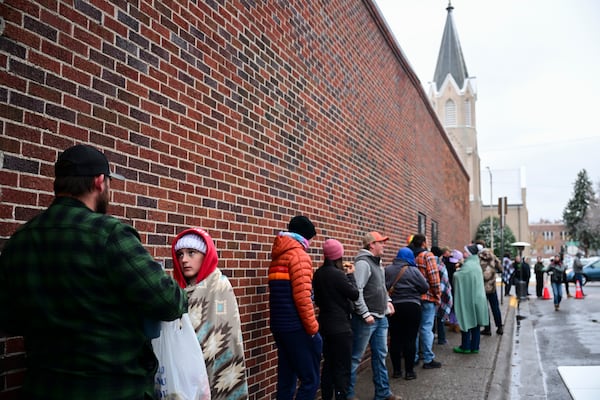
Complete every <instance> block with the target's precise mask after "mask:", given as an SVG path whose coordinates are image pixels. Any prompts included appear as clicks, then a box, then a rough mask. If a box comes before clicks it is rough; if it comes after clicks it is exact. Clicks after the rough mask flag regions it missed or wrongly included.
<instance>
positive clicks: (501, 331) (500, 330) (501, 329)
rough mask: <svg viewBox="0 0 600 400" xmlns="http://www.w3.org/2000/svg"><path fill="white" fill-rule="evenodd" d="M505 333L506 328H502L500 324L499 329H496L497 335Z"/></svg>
mask: <svg viewBox="0 0 600 400" xmlns="http://www.w3.org/2000/svg"><path fill="white" fill-rule="evenodd" d="M503 333H504V328H502V326H499V327H498V329H496V335H502V334H503Z"/></svg>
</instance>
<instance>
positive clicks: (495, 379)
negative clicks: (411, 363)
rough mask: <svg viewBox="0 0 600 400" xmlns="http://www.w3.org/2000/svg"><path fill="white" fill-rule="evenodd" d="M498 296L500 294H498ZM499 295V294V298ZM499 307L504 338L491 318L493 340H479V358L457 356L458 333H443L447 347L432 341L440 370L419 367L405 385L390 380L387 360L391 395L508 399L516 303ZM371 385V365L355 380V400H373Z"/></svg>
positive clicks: (434, 399) (506, 299)
mask: <svg viewBox="0 0 600 400" xmlns="http://www.w3.org/2000/svg"><path fill="white" fill-rule="evenodd" d="M498 291H499V292H500V290H498ZM499 295H500V294H499ZM502 300H503V303H504V304H501V305H500V310H501V311H502V320H503V321H504V335H496V333H495V332H496V328H495V326H494V321H493V318H492V332H493V334H492V336H481V345H480V353H479V354H456V353H454V352H453V351H452V348H453V347H454V346H458V345H460V333H455V332H450V331H448V330H447V331H446V339H447V340H448V344H446V345H438V344H437V341H435V340H434V345H433V352H434V353H435V359H436V360H437V361H440V362H441V363H442V368H440V369H430V370H426V369H423V368H422V367H421V366H422V363H421V364H419V366H418V367H416V368H415V372H416V373H417V379H415V380H412V381H406V380H404V379H403V378H401V379H392V378H391V371H392V367H391V363H390V361H389V356H388V371H390V386H391V388H392V392H393V393H394V394H396V395H400V396H402V398H403V399H404V400H416V399H428V400H437V399H439V400H447V399H462V400H482V399H488V400H501V399H506V398H508V396H509V393H510V388H509V387H508V386H509V382H510V377H511V375H510V374H511V353H512V346H513V340H512V339H513V333H514V329H515V315H516V314H515V312H516V308H517V299H516V297H514V296H510V297H503V299H502ZM373 394H374V390H373V382H372V374H371V367H370V364H367V365H366V366H365V367H364V368H363V370H361V371H360V372H359V374H358V377H357V383H356V396H357V397H358V398H359V399H361V400H371V399H373Z"/></svg>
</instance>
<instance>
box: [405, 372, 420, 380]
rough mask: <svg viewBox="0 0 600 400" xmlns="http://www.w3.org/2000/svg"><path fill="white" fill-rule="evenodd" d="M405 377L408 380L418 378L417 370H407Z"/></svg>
mask: <svg viewBox="0 0 600 400" xmlns="http://www.w3.org/2000/svg"><path fill="white" fill-rule="evenodd" d="M404 379H406V380H407V381H412V380H413V379H417V374H415V371H407V372H406V376H405V377H404Z"/></svg>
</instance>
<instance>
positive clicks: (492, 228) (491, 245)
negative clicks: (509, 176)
mask: <svg viewBox="0 0 600 400" xmlns="http://www.w3.org/2000/svg"><path fill="white" fill-rule="evenodd" d="M486 168H487V170H488V172H489V173H490V210H491V209H492V204H493V198H494V197H493V196H492V170H491V169H490V167H486ZM493 216H494V213H493V212H490V248H491V249H492V253H493V252H494V218H493Z"/></svg>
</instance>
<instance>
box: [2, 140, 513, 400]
mask: <svg viewBox="0 0 600 400" xmlns="http://www.w3.org/2000/svg"><path fill="white" fill-rule="evenodd" d="M55 174H56V179H55V181H54V191H55V199H54V201H53V203H52V204H51V205H50V207H49V208H48V209H47V210H45V211H43V212H42V213H40V214H39V215H38V216H37V217H35V218H34V219H33V220H32V221H30V222H28V223H27V224H25V225H24V226H23V227H21V228H20V229H19V230H18V231H17V232H16V233H15V234H14V235H13V236H12V237H11V238H10V239H9V240H8V241H7V243H6V244H5V246H4V248H3V251H2V253H1V254H0V296H1V297H0V300H1V302H2V303H3V304H11V307H3V308H1V309H0V329H2V330H4V331H6V332H8V333H13V334H18V335H23V336H24V337H25V344H26V352H27V358H28V360H29V362H28V368H27V371H26V374H25V380H24V383H23V391H24V395H25V397H27V398H30V399H53V398H65V397H69V398H88V399H106V398H110V399H115V400H119V399H123V400H125V399H134V398H135V399H138V398H139V399H146V398H147V399H151V398H154V383H153V379H154V372H155V371H156V367H157V360H156V357H154V355H153V352H152V348H151V346H150V341H149V335H148V332H149V331H150V330H151V329H147V328H148V326H149V324H151V323H152V322H153V321H154V322H155V321H161V320H164V321H169V320H174V319H177V318H179V317H181V315H182V314H183V313H185V312H188V313H189V315H190V319H191V321H192V323H193V325H194V329H195V330H196V334H197V336H198V340H199V341H200V343H201V346H202V349H203V354H204V357H205V363H206V369H207V373H208V377H209V384H210V386H211V397H212V398H213V399H244V398H247V397H248V387H247V382H246V369H245V361H244V349H243V341H242V333H241V323H240V315H239V310H238V304H237V300H236V298H235V294H234V292H233V289H232V287H231V284H230V282H229V280H228V278H227V277H226V276H225V275H224V274H222V273H221V271H220V270H219V268H218V256H217V251H216V248H215V245H214V243H213V241H212V238H211V237H210V235H209V234H208V233H207V232H206V231H204V230H203V229H200V228H189V229H185V230H184V231H182V232H180V233H179V234H178V235H177V236H176V237H175V239H174V240H173V242H172V246H171V248H172V258H173V278H174V279H173V278H171V277H169V276H168V275H167V274H166V273H165V272H164V270H163V268H162V266H161V265H160V264H159V263H157V262H156V261H154V260H153V258H152V257H151V255H150V254H149V253H148V251H147V250H146V249H145V248H144V247H143V245H142V244H141V241H140V237H139V234H138V232H137V231H136V230H135V229H134V228H133V227H131V226H129V225H127V224H124V223H122V222H120V221H119V220H118V219H116V218H114V217H110V216H108V215H106V213H107V208H108V205H109V198H110V186H111V181H112V180H113V179H122V177H121V176H119V175H117V174H115V173H113V172H111V170H110V167H109V163H108V160H107V159H106V157H105V155H104V154H103V153H101V152H100V151H98V150H97V149H95V148H93V147H92V146H87V145H76V146H73V147H71V148H69V149H67V150H65V151H64V152H62V153H61V154H60V155H59V157H58V159H57V162H56V164H55ZM315 235H316V229H315V227H314V225H313V224H312V222H311V221H310V220H309V219H308V218H307V217H306V216H302V215H299V216H295V217H293V218H292V219H291V220H290V221H289V224H288V229H287V230H286V231H282V232H280V233H278V234H277V235H276V238H275V240H274V243H273V248H272V252H271V262H270V265H269V270H268V283H269V306H270V327H271V331H272V334H273V338H274V341H275V344H276V347H277V354H278V377H277V398H278V399H292V398H296V399H314V398H315V395H316V393H317V391H318V389H319V387H320V388H321V393H322V396H323V398H324V399H331V398H333V397H335V398H336V400H337V399H352V398H356V390H355V389H356V387H355V386H356V378H357V371H358V368H359V365H360V363H361V361H362V359H363V357H364V354H365V352H366V350H367V347H370V353H371V367H372V373H373V383H374V387H375V398H376V399H390V400H394V399H398V398H399V396H396V395H394V394H393V393H392V392H391V389H390V384H389V376H388V371H387V367H386V358H387V353H388V345H387V343H388V329H389V335H391V342H390V343H391V345H390V358H391V361H392V365H393V367H394V371H393V374H392V378H394V377H396V378H399V377H401V376H403V373H402V360H404V372H405V373H404V378H405V379H408V380H412V379H415V378H416V377H417V376H416V373H415V370H414V367H415V365H417V364H418V363H419V362H421V361H422V363H423V365H422V367H423V368H425V369H435V368H440V367H441V366H442V364H441V363H440V362H439V361H437V360H436V359H435V354H434V353H433V348H432V347H433V340H434V329H436V330H437V332H438V343H440V342H439V341H440V340H442V342H441V343H443V342H445V338H443V333H440V332H443V331H441V330H440V329H443V325H444V324H443V323H440V322H441V321H446V320H447V319H449V317H450V315H452V311H451V310H452V305H453V304H454V309H455V314H456V315H455V316H456V320H457V322H458V324H459V326H460V330H461V337H462V341H461V346H459V347H457V348H455V351H457V352H461V353H476V352H478V349H479V333H480V331H479V327H480V326H485V324H486V323H487V324H488V325H489V317H488V314H487V301H488V300H487V299H486V296H485V291H484V289H483V288H484V285H483V279H484V274H483V272H482V268H481V266H480V265H479V253H480V252H481V250H482V248H481V246H480V245H469V246H467V247H465V251H464V254H463V255H464V256H465V258H466V259H465V260H464V262H463V263H462V265H461V264H460V262H457V264H456V265H460V268H456V267H455V266H454V263H453V262H452V256H456V257H458V255H457V254H456V253H455V252H450V251H449V249H432V250H435V254H434V252H432V251H430V250H429V249H428V247H427V243H426V238H425V236H424V235H422V234H416V235H414V236H412V237H411V238H410V240H409V243H408V244H407V246H405V247H402V248H401V249H399V251H398V252H397V255H396V257H395V259H394V260H393V261H392V263H391V264H390V265H389V266H386V267H385V268H384V266H383V265H382V256H383V255H384V251H385V246H386V242H387V241H388V240H389V238H388V237H387V236H383V235H381V234H380V233H378V232H369V233H367V234H366V235H364V237H363V239H362V248H361V249H360V250H359V251H358V252H357V254H356V256H355V257H354V260H353V263H344V262H343V256H344V249H343V246H342V245H341V243H340V242H339V241H337V240H335V239H328V240H325V241H324V242H323V254H324V262H323V264H322V266H321V267H320V268H318V270H317V271H316V272H314V279H313V263H312V261H311V258H310V256H309V255H308V253H307V250H308V249H309V246H310V241H311V239H312V238H313V237H314V236H315ZM444 259H448V264H447V266H448V267H447V268H446V265H445V264H444V262H443V260H444ZM455 260H456V261H458V259H457V258H455ZM451 283H452V285H451ZM492 302H493V301H492V300H490V304H492ZM496 303H497V301H496ZM315 304H316V306H317V307H318V310H319V313H317V312H316V310H315ZM492 307H493V306H492ZM494 317H495V320H496V315H495V314H494ZM436 321H438V323H437V327H436ZM500 323H501V319H500ZM496 325H497V327H501V325H499V322H498V320H496ZM440 336H442V337H441V338H440ZM91 344H94V345H93V346H91ZM457 349H458V350H457ZM321 357H323V358H324V362H323V371H322V373H321V371H320V366H321ZM298 381H299V384H298ZM90 388H93V389H94V390H93V391H90V390H89V389H90Z"/></svg>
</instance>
